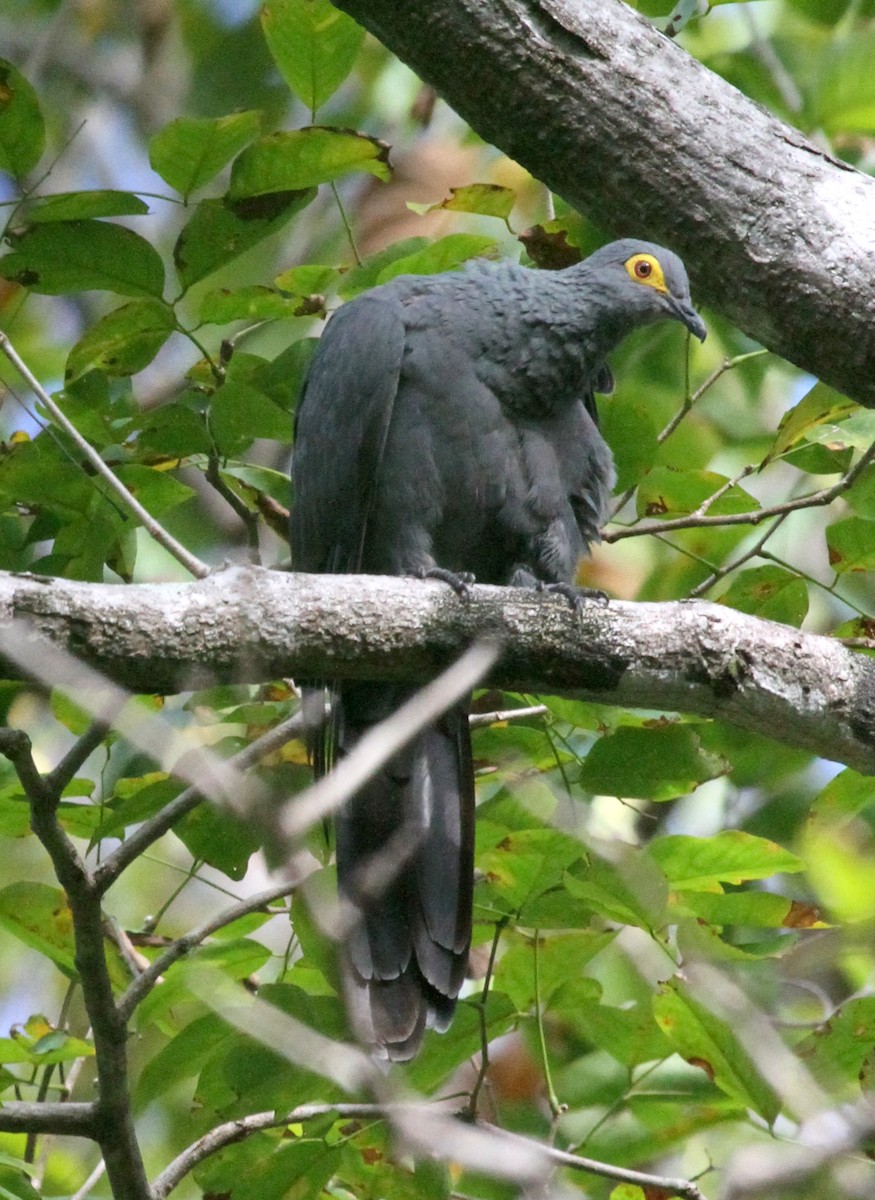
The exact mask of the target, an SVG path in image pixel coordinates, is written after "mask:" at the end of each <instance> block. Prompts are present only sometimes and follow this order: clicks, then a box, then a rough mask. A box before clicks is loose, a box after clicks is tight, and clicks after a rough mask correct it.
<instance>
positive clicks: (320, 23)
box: [261, 0, 365, 113]
mask: <svg viewBox="0 0 875 1200" xmlns="http://www.w3.org/2000/svg"><path fill="white" fill-rule="evenodd" d="M261 27H262V29H263V30H264V37H265V40H266V42H267V45H268V49H269V50H270V52H271V55H272V56H273V59H274V62H275V63H276V65H277V66H278V67H279V69H280V71H281V72H282V75H283V78H284V79H285V81H286V83H287V84H288V85H289V87H290V88H291V89H292V91H293V92H295V94H296V95H297V96H298V97H299V98H300V99H301V100H302V101H303V102H304V104H306V106H307V107H308V108H309V109H310V111H311V112H312V113H315V112H316V111H317V109H319V108H321V107H322V105H323V104H324V103H325V101H326V100H328V99H329V97H330V96H332V95H333V94H334V92H336V91H337V89H338V88H339V87H340V85H341V84H342V83H343V81H344V79H346V77H347V75H348V74H349V73H350V71H351V70H352V68H353V65H354V64H355V60H356V58H357V56H358V52H359V50H360V49H361V46H362V42H363V41H364V37H365V31H364V29H362V28H361V26H360V25H357V24H356V23H355V21H353V19H352V18H351V17H348V16H347V15H346V13H343V12H340V11H339V10H338V9H336V8H335V7H334V6H333V5H332V4H330V3H329V0H267V3H266V4H265V5H264V6H263V8H262V10H261Z"/></svg>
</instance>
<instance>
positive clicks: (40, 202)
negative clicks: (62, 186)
mask: <svg viewBox="0 0 875 1200" xmlns="http://www.w3.org/2000/svg"><path fill="white" fill-rule="evenodd" d="M148 211H149V205H148V204H146V202H145V200H141V199H140V197H139V196H135V195H134V193H133V192H118V191H114V190H112V189H99V190H96V191H92V192H56V193H55V195H53V196H37V197H36V198H35V199H34V200H33V202H32V203H31V204H30V206H29V207H28V210H27V219H28V221H29V222H30V223H31V224H34V225H36V224H39V223H41V222H46V221H79V220H82V219H83V218H85V217H141V216H145V214H146V213H148Z"/></svg>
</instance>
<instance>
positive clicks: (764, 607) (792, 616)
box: [717, 565, 808, 628]
mask: <svg viewBox="0 0 875 1200" xmlns="http://www.w3.org/2000/svg"><path fill="white" fill-rule="evenodd" d="M717 602H718V604H726V605H728V607H729V608H735V609H737V610H738V611H739V612H745V613H751V614H752V615H753V616H757V617H765V618H766V619H767V620H769V621H781V622H782V623H783V624H784V625H794V626H796V627H797V628H798V627H799V626H800V625H801V624H802V622H803V620H804V619H805V617H806V615H807V613H808V587H807V586H806V583H805V580H804V579H800V578H799V576H798V575H796V574H794V573H793V572H792V571H788V570H786V568H784V567H779V566H774V565H769V566H765V567H752V568H751V569H750V570H748V571H740V572H739V573H738V574H737V575H736V576H735V577H734V579H733V580H732V583H731V584H730V585H729V587H728V588H727V589H726V591H725V592H724V593H723V594H722V595H721V596H719V597H718V600H717Z"/></svg>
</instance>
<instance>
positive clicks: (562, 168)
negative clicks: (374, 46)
mask: <svg viewBox="0 0 875 1200" xmlns="http://www.w3.org/2000/svg"><path fill="white" fill-rule="evenodd" d="M336 3H337V5H338V7H339V8H342V9H344V10H345V11H346V12H348V13H350V14H351V15H352V16H353V17H354V18H355V19H356V20H357V21H359V22H361V24H362V25H364V26H365V27H366V28H367V29H369V30H370V31H371V32H372V33H374V34H375V35H376V36H377V37H378V38H380V40H381V41H383V42H384V43H385V45H387V46H388V47H389V48H390V49H391V50H392V51H394V52H395V54H397V55H398V56H399V58H401V59H403V60H404V61H405V62H407V63H408V64H409V65H410V66H411V67H412V68H413V69H414V70H415V71H416V72H417V73H418V74H419V75H420V76H421V77H422V78H423V79H425V80H426V81H428V82H429V83H431V84H432V85H433V86H434V87H435V88H436V89H437V91H438V92H439V93H440V94H441V95H442V96H444V97H445V98H446V100H447V101H448V102H449V103H450V104H451V105H452V106H453V108H455V109H456V110H457V111H458V112H459V114H460V115H461V116H462V117H463V118H464V119H465V120H466V121H468V122H469V123H470V124H471V125H472V126H473V128H474V129H476V130H477V132H478V133H480V134H481V135H482V136H483V137H484V138H486V139H487V140H488V141H490V142H492V143H494V144H495V145H496V146H498V147H500V148H501V149H502V150H503V151H504V152H505V153H506V154H508V155H510V157H511V158H513V159H516V160H517V161H518V162H520V163H522V164H523V165H524V166H525V167H527V168H528V169H529V170H530V171H531V172H532V174H533V175H535V176H537V177H538V178H539V179H542V180H543V181H544V182H545V183H547V184H548V185H549V187H550V188H552V189H553V190H554V191H555V192H557V193H558V194H560V195H562V196H563V197H565V199H567V200H568V201H569V202H571V203H572V204H573V205H575V206H576V207H577V208H579V209H580V210H581V211H582V212H584V213H587V214H588V215H589V216H591V217H593V218H594V219H595V220H597V221H598V222H600V223H601V224H602V225H603V226H604V227H605V228H607V229H609V230H611V231H612V232H613V233H615V234H618V235H622V236H627V235H631V236H636V237H644V238H648V239H650V240H653V241H656V242H664V243H665V244H667V245H668V246H670V247H671V248H672V249H673V250H675V251H677V252H678V253H679V254H680V255H681V256H682V257H683V259H684V261H685V263H686V265H687V267H688V269H689V273H690V276H691V278H692V281H693V287H694V296H695V297H696V298H697V299H698V300H699V301H702V302H704V303H705V304H706V305H707V306H710V307H712V308H714V309H716V310H718V311H719V312H721V313H723V314H725V315H726V316H727V317H729V319H730V320H732V321H733V322H734V323H735V324H736V325H738V326H739V327H740V328H741V329H743V330H745V332H747V333H748V334H750V335H751V337H754V338H756V339H757V340H758V341H760V342H762V343H763V344H764V345H766V346H768V347H769V348H770V349H772V350H774V351H775V352H776V353H778V354H781V355H783V356H784V357H785V358H788V359H789V360H790V361H791V362H794V363H796V364H797V365H798V366H800V367H803V368H804V369H805V370H808V371H810V372H811V373H812V374H814V375H818V376H819V377H820V378H822V379H823V380H825V381H826V382H827V383H829V384H831V385H832V386H833V387H835V388H837V389H838V390H839V391H841V392H845V393H846V394H848V395H849V396H852V397H853V398H854V399H856V400H858V401H860V402H861V403H863V404H868V405H875V273H873V271H872V261H873V254H875V180H873V179H871V178H870V177H869V176H866V175H863V174H861V173H860V172H858V171H856V170H855V169H853V168H852V167H850V166H848V165H847V164H846V163H842V162H840V161H838V160H836V159H834V158H832V157H830V156H829V155H828V154H826V153H824V151H823V150H821V149H819V148H818V147H816V146H815V145H813V144H812V143H811V142H809V141H807V140H806V139H805V138H804V137H803V136H802V135H801V134H800V133H799V132H798V131H796V130H795V129H793V128H791V127H790V126H788V125H785V124H783V123H782V122H781V121H779V120H778V119H777V118H775V117H774V116H772V115H771V114H770V113H768V112H767V111H766V110H765V109H763V108H761V107H760V106H759V105H758V104H755V103H753V102H752V101H750V100H748V99H747V98H746V97H745V96H743V95H742V94H741V93H740V92H738V91H737V90H736V89H735V88H734V87H732V86H730V85H729V84H728V83H726V82H725V81H724V80H722V79H721V78H720V77H719V76H717V75H715V74H713V73H712V72H711V71H709V70H708V69H707V68H706V67H704V66H702V65H701V64H700V63H699V62H697V61H696V60H695V59H693V58H691V57H690V56H689V55H688V54H687V53H686V52H685V51H684V50H683V49H682V48H681V47H680V46H679V45H677V44H676V43H675V42H673V41H671V40H670V39H669V38H667V37H665V36H664V35H663V34H661V33H659V32H658V31H657V30H656V29H655V28H654V27H653V26H652V25H651V24H650V23H649V22H648V21H647V20H645V19H644V18H643V17H641V16H639V15H638V14H637V13H635V12H633V11H632V9H630V8H627V7H626V5H624V4H622V3H620V0H576V2H575V0H447V2H446V3H443V4H423V3H421V0H336ZM460 182H464V181H460Z"/></svg>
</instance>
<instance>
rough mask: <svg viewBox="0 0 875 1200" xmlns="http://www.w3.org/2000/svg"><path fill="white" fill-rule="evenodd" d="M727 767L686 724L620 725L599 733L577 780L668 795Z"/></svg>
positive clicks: (650, 796) (608, 791)
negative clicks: (645, 727) (609, 730)
mask: <svg viewBox="0 0 875 1200" xmlns="http://www.w3.org/2000/svg"><path fill="white" fill-rule="evenodd" d="M729 770H730V764H729V763H728V762H726V760H725V759H724V758H722V757H720V756H719V755H716V754H712V753H711V752H710V751H708V750H706V749H704V747H703V746H702V743H701V742H700V740H699V738H698V737H697V735H696V731H695V728H694V727H693V726H691V725H681V724H664V725H656V726H655V727H653V728H650V729H635V728H630V727H624V728H621V729H618V730H617V731H616V733H613V734H611V735H610V737H603V738H600V739H599V740H598V741H597V742H596V743H595V745H594V746H593V747H592V749H591V750H590V752H589V754H588V755H587V756H586V761H585V762H584V763H583V766H582V768H581V771H580V781H581V783H582V784H583V786H584V787H585V788H586V789H587V790H588V791H591V792H597V793H600V794H603V795H608V796H624V797H635V798H637V799H641V800H673V799H674V798H675V797H677V796H684V795H686V794H687V793H688V792H692V791H694V790H695V789H696V788H697V787H698V786H699V784H700V783H705V782H706V780H709V779H716V778H717V777H718V776H720V775H725V774H727V773H728V771H729Z"/></svg>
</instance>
